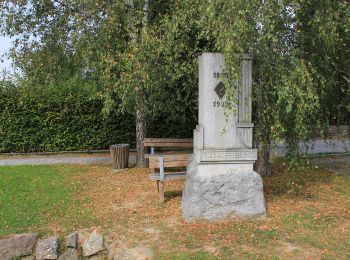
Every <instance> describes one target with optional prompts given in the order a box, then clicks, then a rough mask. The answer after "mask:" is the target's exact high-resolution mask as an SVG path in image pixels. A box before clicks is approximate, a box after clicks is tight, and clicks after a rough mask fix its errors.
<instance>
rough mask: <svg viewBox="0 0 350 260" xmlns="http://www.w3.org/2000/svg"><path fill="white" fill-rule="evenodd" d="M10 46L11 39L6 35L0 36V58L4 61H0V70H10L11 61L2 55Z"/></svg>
mask: <svg viewBox="0 0 350 260" xmlns="http://www.w3.org/2000/svg"><path fill="white" fill-rule="evenodd" d="M10 47H11V40H10V38H8V37H4V36H0V59H4V63H2V62H0V71H2V70H3V69H5V68H6V69H8V70H11V61H10V60H8V59H5V58H3V57H2V55H3V54H5V53H6V52H7V51H8V50H9V49H10Z"/></svg>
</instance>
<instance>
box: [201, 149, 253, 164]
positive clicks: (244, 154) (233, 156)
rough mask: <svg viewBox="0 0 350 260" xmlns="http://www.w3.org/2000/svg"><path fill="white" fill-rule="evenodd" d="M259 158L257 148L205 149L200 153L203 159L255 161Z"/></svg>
mask: <svg viewBox="0 0 350 260" xmlns="http://www.w3.org/2000/svg"><path fill="white" fill-rule="evenodd" d="M256 159H257V153H256V150H244V151H219V150H217V151H213V150H203V151H201V154H200V160H201V161H208V162H210V161H253V160H256Z"/></svg>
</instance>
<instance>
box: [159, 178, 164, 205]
mask: <svg viewBox="0 0 350 260" xmlns="http://www.w3.org/2000/svg"><path fill="white" fill-rule="evenodd" d="M158 182H159V202H161V203H163V202H164V181H158Z"/></svg>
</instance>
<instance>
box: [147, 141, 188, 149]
mask: <svg viewBox="0 0 350 260" xmlns="http://www.w3.org/2000/svg"><path fill="white" fill-rule="evenodd" d="M143 145H144V146H145V147H183V148H192V147H193V143H192V142H191V143H189V142H187V143H163V142H160V143H148V142H144V143H143Z"/></svg>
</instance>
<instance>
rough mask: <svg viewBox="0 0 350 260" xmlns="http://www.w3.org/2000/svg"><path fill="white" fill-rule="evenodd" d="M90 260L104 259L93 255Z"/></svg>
mask: <svg viewBox="0 0 350 260" xmlns="http://www.w3.org/2000/svg"><path fill="white" fill-rule="evenodd" d="M88 260H104V258H103V256H101V255H93V256H91V257H89V258H88Z"/></svg>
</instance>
